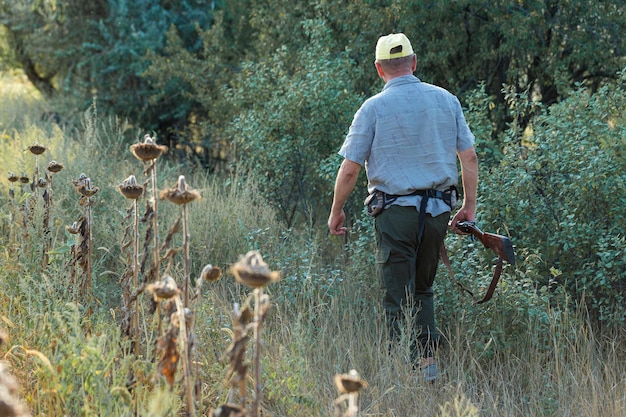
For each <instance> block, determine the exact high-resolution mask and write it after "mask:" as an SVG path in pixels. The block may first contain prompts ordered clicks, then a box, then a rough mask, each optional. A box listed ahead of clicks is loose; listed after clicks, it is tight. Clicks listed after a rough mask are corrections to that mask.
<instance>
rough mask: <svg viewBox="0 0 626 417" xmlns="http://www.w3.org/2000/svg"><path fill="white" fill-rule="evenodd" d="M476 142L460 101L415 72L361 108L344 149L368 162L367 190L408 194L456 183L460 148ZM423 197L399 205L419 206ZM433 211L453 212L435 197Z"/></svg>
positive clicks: (430, 206)
mask: <svg viewBox="0 0 626 417" xmlns="http://www.w3.org/2000/svg"><path fill="white" fill-rule="evenodd" d="M473 145H474V135H473V134H472V132H471V131H470V129H469V126H468V125H467V122H466V120H465V117H464V115H463V110H462V108H461V104H460V103H459V100H458V99H457V98H456V97H455V96H454V95H453V94H451V93H450V92H448V91H446V90H445V89H443V88H440V87H437V86H434V85H432V84H428V83H425V82H422V81H421V80H420V79H419V78H417V77H415V76H413V75H405V76H401V77H397V78H394V79H392V80H390V81H388V82H387V83H386V84H385V87H384V88H383V90H382V91H381V92H380V93H378V94H376V95H375V96H372V97H370V98H369V99H368V100H366V101H365V102H364V103H363V105H362V106H361V107H360V109H359V110H358V111H357V112H356V114H355V116H354V120H353V121H352V125H351V126H350V130H349V131H348V135H347V136H346V139H345V141H344V143H343V146H342V147H341V149H340V150H339V154H340V155H341V156H343V157H344V158H346V159H349V160H350V161H353V162H356V163H358V164H360V165H364V166H365V168H366V171H367V178H368V191H369V192H370V193H371V192H373V191H374V190H379V191H383V192H385V193H388V194H393V195H406V194H410V193H412V192H413V191H416V190H428V189H436V190H441V191H443V190H446V189H447V188H449V187H450V186H455V185H457V182H458V170H457V163H456V159H457V152H461V151H464V150H466V149H469V148H470V147H472V146H473ZM419 202H420V197H419V196H410V197H401V198H398V199H397V200H396V201H395V203H394V204H399V205H416V207H419ZM426 211H427V212H428V213H430V214H431V215H433V216H436V215H439V214H441V213H443V212H445V211H450V207H448V206H447V204H445V203H444V202H443V201H442V200H439V199H430V200H429V202H428V206H427V209H426Z"/></svg>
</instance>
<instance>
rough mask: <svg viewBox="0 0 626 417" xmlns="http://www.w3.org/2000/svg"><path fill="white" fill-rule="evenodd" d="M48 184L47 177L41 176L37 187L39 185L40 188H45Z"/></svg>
mask: <svg viewBox="0 0 626 417" xmlns="http://www.w3.org/2000/svg"><path fill="white" fill-rule="evenodd" d="M46 185H48V181H46V179H45V178H39V179H38V180H37V187H39V188H45V187H46Z"/></svg>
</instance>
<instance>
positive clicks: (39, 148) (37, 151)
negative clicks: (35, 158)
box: [28, 142, 48, 155]
mask: <svg viewBox="0 0 626 417" xmlns="http://www.w3.org/2000/svg"><path fill="white" fill-rule="evenodd" d="M46 149H48V148H46V147H45V146H43V145H40V144H39V143H37V142H35V143H34V144H32V145H30V146H29V147H28V150H29V151H30V153H32V154H33V155H41V154H42V153H44V152H45V151H46Z"/></svg>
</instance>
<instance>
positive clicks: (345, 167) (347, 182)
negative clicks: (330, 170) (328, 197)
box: [328, 159, 361, 235]
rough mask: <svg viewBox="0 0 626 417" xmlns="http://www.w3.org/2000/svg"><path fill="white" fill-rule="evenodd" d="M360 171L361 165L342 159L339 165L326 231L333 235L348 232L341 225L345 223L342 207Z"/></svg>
mask: <svg viewBox="0 0 626 417" xmlns="http://www.w3.org/2000/svg"><path fill="white" fill-rule="evenodd" d="M360 171H361V165H359V164H357V163H356V162H353V161H350V160H349V159H344V160H343V162H342V163H341V167H340V168H339V172H338V173H337V179H336V180H335V194H334V197H333V205H332V207H331V209H330V216H329V217H328V229H329V230H330V233H332V234H333V235H343V234H345V233H346V230H348V229H347V227H345V226H344V225H343V223H344V222H345V221H346V214H345V213H344V211H343V206H344V204H345V203H346V200H347V199H348V197H349V196H350V193H351V192H352V190H353V189H354V186H355V185H356V181H357V178H358V177H359V172H360Z"/></svg>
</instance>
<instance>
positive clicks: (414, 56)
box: [411, 54, 417, 72]
mask: <svg viewBox="0 0 626 417" xmlns="http://www.w3.org/2000/svg"><path fill="white" fill-rule="evenodd" d="M416 69H417V55H415V54H414V55H413V65H411V72H415V70H416Z"/></svg>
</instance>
